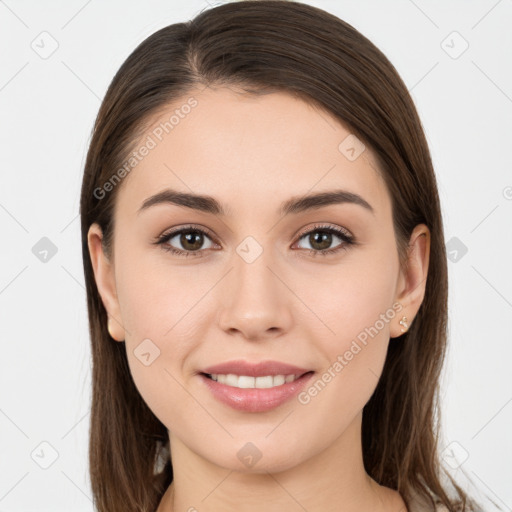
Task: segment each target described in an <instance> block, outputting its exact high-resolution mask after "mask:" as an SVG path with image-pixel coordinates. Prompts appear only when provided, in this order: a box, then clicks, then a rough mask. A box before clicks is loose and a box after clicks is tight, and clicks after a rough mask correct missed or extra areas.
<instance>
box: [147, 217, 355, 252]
mask: <svg viewBox="0 0 512 512" xmlns="http://www.w3.org/2000/svg"><path fill="white" fill-rule="evenodd" d="M317 231H318V232H322V233H331V234H334V235H336V236H338V237H339V238H341V239H342V240H343V243H342V244H340V245H338V246H337V247H335V248H333V249H321V250H315V249H302V250H304V251H308V252H309V254H310V255H311V256H313V257H315V256H317V255H322V256H328V255H331V254H335V253H337V252H339V251H342V250H347V249H348V248H349V246H351V245H356V241H355V238H354V237H353V236H352V235H349V234H348V232H346V231H345V230H342V229H340V228H336V227H333V226H325V225H316V226H314V227H313V228H312V229H310V230H308V231H305V232H303V233H301V234H300V235H299V237H298V240H301V239H302V238H304V237H305V236H306V235H309V234H311V233H315V232H317ZM182 233H201V234H203V235H206V236H208V237H209V238H213V237H212V235H210V233H209V232H208V231H206V230H205V229H203V228H200V227H198V226H195V225H189V226H185V227H182V228H180V229H177V230H175V231H171V232H170V233H166V234H163V235H161V236H159V237H158V238H157V239H156V241H155V242H154V244H156V245H161V246H162V249H163V250H164V251H168V252H170V253H172V254H175V255H178V256H183V257H185V258H187V257H189V256H193V257H199V258H200V257H202V256H204V250H199V251H182V250H181V249H176V248H175V247H172V246H170V245H166V242H168V241H169V240H171V239H172V238H174V237H175V236H176V235H180V234H182Z"/></svg>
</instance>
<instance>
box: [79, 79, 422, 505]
mask: <svg viewBox="0 0 512 512" xmlns="http://www.w3.org/2000/svg"><path fill="white" fill-rule="evenodd" d="M187 97H188V96H187ZM194 97H195V98H196V99H197V100H198V106H197V107H196V108H195V109H193V110H192V111H191V113H190V114H189V115H188V116H186V117H185V118H184V119H182V120H180V123H179V125H177V126H176V127H175V128H174V129H173V130H172V131H171V132H170V133H169V134H167V135H166V136H165V137H164V138H163V140H162V141H161V142H159V144H158V145H157V147H155V148H154V149H152V150H151V151H150V153H149V154H148V155H147V156H146V157H145V158H144V159H143V160H142V161H141V162H140V163H138V165H137V166H136V167H135V168H134V169H133V170H132V171H131V173H130V174H129V175H128V176H127V177H126V178H125V179H124V181H123V183H122V185H120V187H121V188H120V190H118V191H117V192H118V193H119V195H118V197H117V202H116V208H115V222H116V230H115V235H114V256H113V258H112V260H109V259H108V258H107V257H106V256H105V254H104V253H103V250H102V246H101V237H102V234H101V229H100V228H99V227H98V226H97V225H96V224H93V225H92V226H91V228H90V230H89V235H88V242H89V249H90V255H91V260H92V264H93V268H94V273H95V279H96V282H97V284H98V290H99V293H100V295H101V298H102V300H103V303H104V305H105V308H106V310H107V312H108V314H109V318H110V319H111V321H110V332H111V334H112V336H113V338H114V339H115V340H117V341H125V343H126V349H127V357H128V362H129V365H130V370H131V372H132V375H133V378H134V381H135V383H136V385H137V387H138V389H139V391H140V393H141V395H142V397H143V398H144V400H145V401H146V402H147V404H148V406H149V407H150V408H151V410H152V411H153V412H154V413H155V415H156V416H157V417H158V418H159V419H160V420H161V421H162V422H163V423H164V424H165V425H166V427H167V428H168V431H169V438H170V447H171V453H172V461H173V468H174V475H175V479H174V482H173V484H171V486H170V487H169V489H168V490H167V492H166V493H165V495H164V497H163V499H162V501H161V503H160V506H159V508H158V512H163V511H175V512H177V511H180V512H181V511H193V510H198V511H201V512H203V511H218V510H223V511H226V512H229V511H235V510H236V511H241V510H243V511H256V510H258V511H259V510H261V503H262V499H263V497H264V502H265V509H266V511H267V512H273V511H282V510H287V511H291V512H293V511H303V510H304V509H306V510H308V511H310V512H313V511H320V510H321V511H339V510H343V511H344V512H356V511H357V512H360V511H362V510H372V511H389V512H391V511H393V512H399V511H402V512H404V511H406V510H407V509H406V506H405V503H404V501H403V500H402V498H401V496H400V495H399V493H398V492H396V491H394V490H391V489H389V488H387V487H383V486H380V485H378V484H377V483H376V482H375V481H373V480H372V479H371V478H370V477H369V476H368V474H367V473H366V472H365V470H364V466H363V459H362V446H361V437H360V436H361V419H362V409H363V407H364V405H365V404H366V403H367V401H368V400H369V399H370V397H371V395H372V393H373V391H374V389H375V387H376V385H377V382H378V378H379V377H380V375H381V373H382V368H383V365H384V361H385V357H386V351H387V347H388V343H392V342H393V340H392V338H394V337H397V336H400V334H401V327H402V326H401V325H400V324H399V321H400V319H401V318H402V316H404V315H405V316H407V319H408V322H409V325H410V324H411V322H412V321H413V319H414V317H415V315H416V313H417V311H418V309H419V307H420V305H421V302H422V300H423V297H424V293H425V282H426V277H427V271H428V260H429V249H430V233H429V230H428V228H427V227H426V226H425V225H418V226H416V228H415V229H414V231H413V233H412V235H411V237H410V250H409V254H408V258H409V269H408V270H407V272H404V271H402V270H401V269H400V266H399V260H398V252H397V248H396V240H395V235H394V231H393V224H392V216H391V198H390V196H389V194H388V192H387V189H386V186H385V184H384V181H383V180H382V177H381V176H380V173H379V172H378V171H377V168H378V166H377V163H376V161H375V159H374V157H373V155H372V153H371V151H370V149H369V148H366V149H365V151H364V152H363V153H362V155H361V156H360V157H359V158H357V159H356V160H354V161H349V160H348V159H347V158H346V157H345V155H344V154H342V153H341V152H340V151H339V150H338V146H339V144H340V142H341V141H343V140H344V139H345V137H347V135H348V134H350V131H349V130H348V129H347V128H346V127H344V126H343V125H342V124H341V123H340V122H338V121H337V120H336V119H335V118H334V117H332V116H330V114H328V113H326V112H324V111H321V110H319V109H317V108H315V107H313V106H312V105H310V104H307V103H305V102H303V101H302V100H299V99H297V98H294V97H292V96H291V95H288V94H286V93H272V94H268V95H263V96H258V97H256V96H250V95H248V94H240V93H239V92H237V91H235V89H232V88H226V87H221V88H216V89H213V88H208V89H205V90H204V91H202V92H199V91H196V92H195V93H194ZM185 101H186V99H184V100H183V101H178V102H175V103H173V104H172V105H169V108H168V109H167V110H166V111H165V112H164V113H163V115H161V117H160V114H162V112H160V114H159V117H158V118H155V119H154V123H153V124H152V126H151V127H150V128H149V129H148V132H147V133H148V134H149V133H151V129H152V128H153V127H154V126H157V125H158V123H159V122H161V119H163V118H166V119H168V118H169V115H170V113H172V112H173V111H174V110H175V109H176V108H177V107H179V105H182V104H183V103H184V102H185ZM144 138H145V137H144ZM171 171H172V172H171ZM167 187H171V188H173V189H177V190H179V191H183V192H194V193H197V194H206V195H210V196H212V197H214V198H216V199H217V200H218V201H220V202H221V203H222V204H223V205H224V206H225V207H226V208H229V215H227V216H226V217H220V216H216V215H212V214H209V213H203V212H199V211H195V210H191V209H189V208H185V207H180V206H176V205H172V204H161V205H156V206H153V207H151V208H148V209H147V210H145V211H143V212H142V213H140V214H137V210H138V208H139V207H140V206H141V204H142V203H143V201H144V200H145V199H146V198H147V197H149V196H151V195H152V194H155V193H157V192H159V191H161V190H163V189H165V188H167ZM335 188H343V189H346V190H349V191H351V192H354V193H357V194H359V195H361V196H362V197H363V198H364V199H365V200H366V201H368V202H369V203H370V204H371V205H372V207H373V209H374V210H375V214H372V213H371V212H369V211H367V210H366V209H364V208H362V207H361V206H358V205H355V204H349V203H345V204H336V205H330V206H326V207H322V208H319V209H316V210H312V211H308V212H303V213H300V214H290V215H287V216H285V217H280V216H279V215H278V214H277V209H278V207H279V206H280V204H281V202H283V201H285V200H287V199H289V198H290V197H292V196H301V195H303V194H306V193H310V192H318V191H320V190H331V189H335ZM319 222H320V223H326V224H328V225H332V226H333V227H336V226H338V227H342V228H345V229H346V230H348V231H349V232H350V233H351V234H352V235H353V236H354V237H355V238H356V240H357V241H358V244H357V245H352V246H348V248H347V250H342V251H340V252H338V253H336V254H331V255H327V256H322V255H315V256H312V255H310V254H309V253H308V249H311V248H313V247H317V248H318V247H319V246H318V245H316V246H313V245H310V243H308V237H307V236H306V237H304V236H302V238H300V239H299V238H298V235H300V234H301V233H303V232H307V231H309V228H311V230H314V228H315V223H319ZM189 223H194V224H198V225H200V226H201V227H203V228H207V229H209V230H210V231H211V233H213V235H214V236H213V237H209V236H205V238H204V242H203V245H202V246H201V245H200V244H199V246H200V247H201V249H200V250H201V251H203V255H204V257H194V256H193V255H192V256H189V257H183V256H178V255H173V254H171V253H169V252H166V251H165V250H163V249H162V247H161V246H158V245H153V244H152V243H151V242H152V241H154V239H155V238H156V237H158V236H159V235H162V234H164V233H166V232H169V231H170V228H175V227H176V228H177V227H181V226H185V225H186V224H189ZM247 236H252V237H253V238H254V239H256V240H257V242H258V243H259V244H260V246H261V247H262V248H263V253H262V254H261V255H260V256H259V258H257V259H256V260H255V261H254V262H252V263H251V264H248V263H247V262H246V261H245V260H244V259H243V258H241V257H240V256H239V254H238V253H237V252H236V248H237V246H238V245H239V244H240V243H241V242H242V241H243V240H244V239H245V238H246V237H247ZM299 240H300V241H299ZM343 243H344V242H343V241H342V240H341V239H339V238H338V237H337V235H336V236H334V235H333V238H332V242H331V244H330V245H329V246H328V248H333V247H335V246H338V245H339V244H343ZM167 244H172V245H173V246H174V247H175V248H178V249H182V250H184V246H183V245H182V244H181V243H180V238H179V236H178V237H175V238H173V240H172V242H171V241H168V242H167ZM188 247H190V246H188ZM323 247H325V246H322V247H320V248H323ZM215 248H217V250H216V249H215ZM317 250H318V249H317ZM189 252H190V250H189ZM228 271H229V272H228ZM397 302H400V303H401V304H402V306H403V310H402V311H401V312H400V313H397V314H396V316H395V317H394V318H393V319H391V320H390V321H389V322H388V323H385V326H384V328H382V329H381V330H380V331H379V332H378V334H377V335H376V336H374V337H373V338H372V339H370V341H369V343H368V344H367V345H366V346H365V347H364V348H363V349H362V350H361V351H360V352H359V353H358V354H357V356H354V358H353V359H352V360H351V361H350V362H349V363H348V364H347V365H346V366H345V367H344V368H343V370H342V371H341V372H339V374H337V375H336V377H335V378H333V379H332V380H331V382H329V383H328V384H327V385H326V386H325V388H324V389H323V390H322V391H321V392H320V393H318V395H317V396H315V397H314V398H312V399H311V401H310V402H309V403H308V404H304V405H303V404H301V403H299V402H298V401H297V399H296V398H293V399H292V400H290V401H288V402H286V403H285V404H283V405H281V406H279V407H277V408H275V409H273V410H271V411H268V412H265V413H248V412H241V411H237V410H234V409H231V408H230V407H228V406H226V405H224V404H222V403H220V402H218V401H217V400H216V399H215V398H214V397H213V396H212V395H211V394H210V393H209V391H208V390H207V389H206V388H205V386H204V385H203V383H202V381H201V379H200V378H199V377H198V375H197V372H198V371H199V370H201V369H202V368H205V367H206V366H209V365H212V364H217V363H220V362H223V361H226V360H233V359H246V360H248V361H259V360H268V359H270V360H278V361H283V362H288V363H291V364H295V365H297V366H300V367H304V368H310V369H312V370H315V371H316V372H317V375H321V374H322V373H323V372H324V371H325V370H326V369H327V368H328V367H330V366H332V364H333V362H334V361H336V358H337V356H338V355H339V354H343V353H344V352H345V351H346V350H348V349H349V347H350V345H351V343H352V341H353V340H354V339H356V337H357V335H358V334H359V333H360V332H361V331H363V330H364V328H365V327H369V326H372V325H374V324H375V322H376V320H377V319H379V315H381V314H383V313H385V312H386V310H388V309H390V308H392V305H393V304H394V303H397ZM146 338H149V339H150V340H152V342H153V343H154V344H155V345H156V346H158V348H159V349H160V355H159V357H157V358H156V359H155V360H154V361H153V362H152V364H151V365H149V366H145V365H144V364H142V363H141V361H140V360H139V359H138V358H137V357H136V356H135V355H134V350H135V349H136V348H137V346H138V345H139V344H140V343H141V341H142V340H144V339H146ZM390 338H391V339H390ZM247 442H251V443H253V444H254V445H255V446H256V447H257V449H258V450H259V452H260V453H261V455H262V457H261V459H260V460H259V461H258V462H257V463H256V464H255V465H254V466H252V467H251V468H249V467H246V466H244V464H242V462H241V461H240V460H239V459H238V457H237V452H238V451H239V450H240V449H241V448H242V447H243V446H244V445H246V443H247ZM191 507H195V508H191Z"/></svg>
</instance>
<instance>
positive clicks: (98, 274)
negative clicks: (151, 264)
mask: <svg viewBox="0 0 512 512" xmlns="http://www.w3.org/2000/svg"><path fill="white" fill-rule="evenodd" d="M102 240H103V233H102V230H101V228H100V226H99V225H98V224H97V223H94V224H91V226H90V228H89V231H88V233H87V243H88V247H89V255H90V258H91V264H92V267H93V271H94V278H95V281H96V286H97V288H98V292H99V294H100V297H101V300H102V302H103V305H104V306H105V309H106V310H107V315H108V323H107V329H108V331H109V333H110V336H111V337H112V338H113V339H114V340H116V341H124V328H123V326H122V324H121V314H120V307H119V301H118V298H117V291H116V283H115V276H114V266H113V262H111V261H110V260H109V259H108V258H107V256H106V255H105V253H104V251H103V246H102Z"/></svg>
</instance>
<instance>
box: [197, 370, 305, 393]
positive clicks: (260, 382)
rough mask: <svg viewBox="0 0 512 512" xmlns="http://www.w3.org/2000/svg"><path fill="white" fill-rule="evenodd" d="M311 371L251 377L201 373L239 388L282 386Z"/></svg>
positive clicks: (221, 382) (220, 382)
mask: <svg viewBox="0 0 512 512" xmlns="http://www.w3.org/2000/svg"><path fill="white" fill-rule="evenodd" d="M312 373H314V372H313V371H309V372H306V373H302V374H299V375H294V374H289V375H284V374H282V375H263V376H259V377H252V376H250V375H235V374H233V373H228V374H220V373H218V374H216V373H212V374H210V373H202V375H204V376H205V377H207V378H209V379H211V380H213V381H215V382H218V383H219V384H224V385H226V386H231V387H234V388H240V389H251V388H252V389H269V388H275V387H279V386H282V385H284V384H288V383H290V382H294V381H296V380H297V379H299V378H300V377H303V376H304V375H308V374H312Z"/></svg>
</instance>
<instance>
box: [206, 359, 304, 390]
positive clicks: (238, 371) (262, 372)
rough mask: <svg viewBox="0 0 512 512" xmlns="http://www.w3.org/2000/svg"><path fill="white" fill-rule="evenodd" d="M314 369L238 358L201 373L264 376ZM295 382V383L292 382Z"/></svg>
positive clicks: (300, 373)
mask: <svg viewBox="0 0 512 512" xmlns="http://www.w3.org/2000/svg"><path fill="white" fill-rule="evenodd" d="M309 371H312V370H311V369H307V368H299V367H298V366H293V365H291V364H287V363H281V362H279V361H260V362H258V363H249V362H248V361H243V360H237V361H226V362H224V363H220V364H216V365H214V366H209V367H208V368H205V369H204V370H201V373H208V374H210V375H211V374H212V373H215V374H218V373H220V374H222V375H227V374H229V373H231V374H233V375H239V376H240V375H247V376H249V377H264V376H266V375H272V376H275V375H291V374H293V375H296V376H297V375H304V374H305V373H307V372H309ZM292 384H293V383H292Z"/></svg>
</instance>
